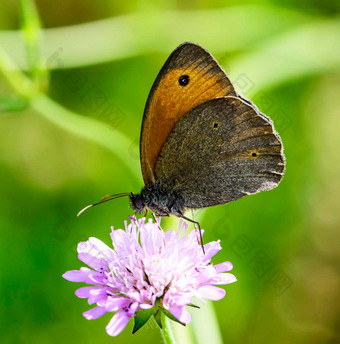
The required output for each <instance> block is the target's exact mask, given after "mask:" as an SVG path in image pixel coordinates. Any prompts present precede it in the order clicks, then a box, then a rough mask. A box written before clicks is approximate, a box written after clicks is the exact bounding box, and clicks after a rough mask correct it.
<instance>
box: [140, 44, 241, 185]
mask: <svg viewBox="0 0 340 344" xmlns="http://www.w3.org/2000/svg"><path fill="white" fill-rule="evenodd" d="M227 95H231V96H236V92H235V90H234V87H233V86H232V84H231V82H230V80H229V79H228V77H227V75H226V74H225V72H224V71H223V70H222V69H221V67H220V66H219V65H218V63H217V62H216V60H215V59H214V58H213V57H212V55H211V54H210V53H209V52H208V51H206V50H205V49H204V48H202V47H200V46H199V45H197V44H194V43H183V44H182V45H180V46H179V47H178V48H176V49H175V50H174V51H173V52H172V54H171V55H170V56H169V58H168V59H167V61H166V62H165V64H164V66H163V67H162V69H161V71H160V72H159V74H158V76H157V78H156V80H155V82H154V84H153V86H152V89H151V91H150V94H149V97H148V100H147V103H146V106H145V110H144V116H143V124H142V131H141V140H140V154H141V165H142V173H143V179H144V183H145V185H146V186H148V185H150V184H152V183H154V182H155V171H154V170H155V165H156V161H157V159H158V156H159V153H160V151H161V149H162V147H163V145H164V143H165V141H166V139H167V137H168V135H169V134H170V132H171V131H172V129H173V128H174V126H175V125H176V123H177V122H178V121H179V120H180V119H181V117H182V116H183V115H184V114H185V113H187V112H188V111H190V110H191V109H193V108H194V107H195V106H197V105H199V104H200V103H203V102H205V101H207V100H209V99H213V98H219V97H223V96H227Z"/></svg>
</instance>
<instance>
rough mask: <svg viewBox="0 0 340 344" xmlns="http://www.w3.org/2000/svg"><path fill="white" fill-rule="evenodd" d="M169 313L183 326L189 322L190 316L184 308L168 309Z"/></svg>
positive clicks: (174, 307)
mask: <svg viewBox="0 0 340 344" xmlns="http://www.w3.org/2000/svg"><path fill="white" fill-rule="evenodd" d="M169 312H170V313H171V314H172V315H173V316H174V317H176V318H177V319H178V320H179V321H180V322H182V323H183V324H187V323H189V322H190V321H191V315H190V313H189V312H188V311H187V309H186V308H185V307H184V306H173V307H170V308H169Z"/></svg>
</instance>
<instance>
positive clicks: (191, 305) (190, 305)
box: [187, 303, 201, 309]
mask: <svg viewBox="0 0 340 344" xmlns="http://www.w3.org/2000/svg"><path fill="white" fill-rule="evenodd" d="M187 306H189V307H194V308H198V309H200V308H201V307H200V306H197V305H194V304H193V303H189V304H188V305H187Z"/></svg>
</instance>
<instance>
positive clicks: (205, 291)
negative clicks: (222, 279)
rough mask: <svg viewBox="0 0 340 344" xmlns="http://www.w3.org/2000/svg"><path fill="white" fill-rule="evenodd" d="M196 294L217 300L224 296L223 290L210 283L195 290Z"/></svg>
mask: <svg viewBox="0 0 340 344" xmlns="http://www.w3.org/2000/svg"><path fill="white" fill-rule="evenodd" d="M196 295H197V296H198V297H205V298H206V299H209V300H214V301H217V300H221V299H222V298H223V297H224V296H225V290H224V289H222V288H218V287H214V286H212V285H205V286H203V287H200V288H198V289H197V290H196Z"/></svg>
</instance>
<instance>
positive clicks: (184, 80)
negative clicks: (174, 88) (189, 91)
mask: <svg viewBox="0 0 340 344" xmlns="http://www.w3.org/2000/svg"><path fill="white" fill-rule="evenodd" d="M189 80H190V78H189V75H181V76H180V77H179V79H178V83H179V84H180V85H181V86H186V85H188V83H189Z"/></svg>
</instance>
